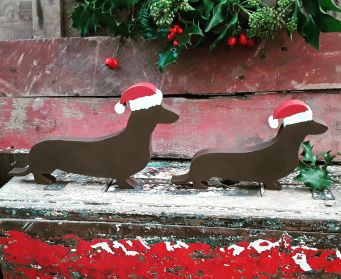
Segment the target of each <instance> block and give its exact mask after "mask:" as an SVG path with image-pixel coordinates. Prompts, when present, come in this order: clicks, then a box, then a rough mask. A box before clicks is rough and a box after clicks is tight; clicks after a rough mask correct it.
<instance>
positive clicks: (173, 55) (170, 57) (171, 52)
mask: <svg viewBox="0 0 341 279" xmlns="http://www.w3.org/2000/svg"><path fill="white" fill-rule="evenodd" d="M178 51H179V48H173V47H172V48H169V49H167V50H166V51H164V52H161V53H160V54H159V61H158V62H157V65H158V68H159V70H160V72H163V70H164V69H165V68H166V66H168V65H170V64H172V63H175V62H176V61H177V60H178V57H179V53H178Z"/></svg>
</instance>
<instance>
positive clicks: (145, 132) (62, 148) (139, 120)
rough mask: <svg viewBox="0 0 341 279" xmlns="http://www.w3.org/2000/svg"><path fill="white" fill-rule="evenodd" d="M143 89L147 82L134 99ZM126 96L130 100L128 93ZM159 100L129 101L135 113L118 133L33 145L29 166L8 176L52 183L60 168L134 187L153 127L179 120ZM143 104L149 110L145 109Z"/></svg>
mask: <svg viewBox="0 0 341 279" xmlns="http://www.w3.org/2000/svg"><path fill="white" fill-rule="evenodd" d="M148 86H149V88H153V86H152V85H150V84H147V87H148ZM145 87H146V83H142V84H137V85H135V87H134V88H133V89H134V90H135V93H134V92H133V93H134V94H135V97H136V91H139V90H140V91H141V90H144V89H145ZM147 89H148V88H147ZM154 89H155V88H153V90H154ZM128 90H129V89H128ZM128 90H127V91H128ZM134 90H133V91H134ZM154 91H155V90H154ZM129 92H131V90H130V91H129ZM134 94H133V95H134ZM159 94H161V93H160V91H159ZM126 95H130V98H131V97H132V96H131V94H126ZM122 96H123V95H122ZM133 97H134V96H133ZM135 97H134V98H135ZM161 98H162V97H161ZM161 98H160V96H159V97H158V100H157V102H156V105H155V103H153V100H152V103H150V102H149V101H150V100H149V101H148V100H147V101H146V99H148V96H147V98H146V97H144V98H143V96H142V99H141V100H142V105H141V102H140V103H138V100H137V99H136V98H135V99H134V100H130V101H133V102H134V101H135V102H134V103H131V105H130V106H131V109H132V110H133V107H134V108H135V111H132V113H131V115H130V117H129V120H128V124H127V127H126V128H125V129H123V130H122V131H120V132H118V133H113V134H110V135H108V136H105V137H100V138H91V139H76V138H58V139H49V140H46V141H42V142H40V143H38V144H36V145H34V146H33V147H32V149H31V151H30V153H29V165H28V166H27V167H25V168H15V169H13V170H12V171H11V172H10V175H13V176H23V175H27V174H29V173H33V175H34V179H35V181H36V183H39V184H51V183H54V182H55V181H56V179H55V177H54V176H52V175H51V173H52V172H53V171H55V170H56V169H59V170H62V171H66V172H71V173H75V174H82V175H88V176H95V177H104V178H111V179H116V181H117V184H118V186H119V187H120V188H126V189H128V188H134V186H135V185H136V182H135V181H134V179H133V178H131V176H132V175H133V174H135V173H137V172H139V171H141V170H142V169H143V168H144V167H145V166H146V165H147V163H148V162H149V161H150V159H151V156H152V148H151V135H152V132H153V131H154V129H155V127H156V125H157V124H159V123H164V124H167V123H173V122H175V121H177V119H178V118H179V114H178V112H177V111H175V110H174V109H172V108H170V107H168V106H166V105H162V104H161ZM126 99H127V98H126ZM154 99H155V98H154ZM126 101H129V100H126ZM121 102H122V98H121ZM148 102H149V103H148ZM123 103H124V102H123ZM146 103H147V108H148V109H147V108H145V107H144V106H145V105H146ZM119 105H120V106H122V104H119ZM150 105H152V107H150ZM116 108H117V107H116ZM121 112H122V111H121Z"/></svg>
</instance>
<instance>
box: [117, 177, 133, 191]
mask: <svg viewBox="0 0 341 279" xmlns="http://www.w3.org/2000/svg"><path fill="white" fill-rule="evenodd" d="M117 185H118V188H120V189H134V188H135V186H136V185H137V182H136V180H135V179H133V178H131V177H130V178H127V179H124V180H120V179H119V180H117Z"/></svg>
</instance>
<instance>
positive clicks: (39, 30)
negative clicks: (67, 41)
mask: <svg viewBox="0 0 341 279" xmlns="http://www.w3.org/2000/svg"><path fill="white" fill-rule="evenodd" d="M32 24H33V37H34V38H60V37H61V36H62V27H63V7H62V0H49V1H44V0H32Z"/></svg>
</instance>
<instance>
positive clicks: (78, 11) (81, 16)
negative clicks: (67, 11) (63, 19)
mask: <svg viewBox="0 0 341 279" xmlns="http://www.w3.org/2000/svg"><path fill="white" fill-rule="evenodd" d="M89 10H90V8H89V6H88V5H86V4H80V5H78V6H77V7H76V8H75V9H74V10H73V12H72V14H71V18H72V27H74V28H76V29H78V30H79V31H80V34H81V36H86V35H87V34H88V33H89V24H90V23H89V21H91V20H89V19H90V18H91V14H90V12H89Z"/></svg>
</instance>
